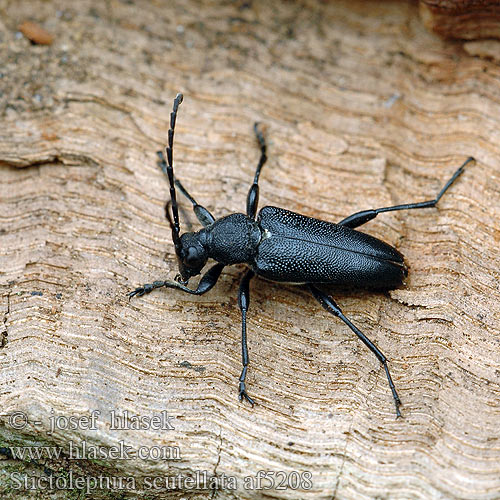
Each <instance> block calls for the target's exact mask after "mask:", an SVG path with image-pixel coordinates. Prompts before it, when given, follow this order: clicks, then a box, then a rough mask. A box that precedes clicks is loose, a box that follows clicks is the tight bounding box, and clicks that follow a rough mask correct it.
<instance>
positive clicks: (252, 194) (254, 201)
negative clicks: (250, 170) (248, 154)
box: [247, 123, 267, 219]
mask: <svg viewBox="0 0 500 500" xmlns="http://www.w3.org/2000/svg"><path fill="white" fill-rule="evenodd" d="M253 130H254V132H255V136H256V137H257V141H258V142H259V146H260V159H259V163H258V164H257V168H256V170H255V177H254V179H253V184H252V185H251V186H250V189H249V191H248V195H247V215H248V217H251V218H252V219H255V214H256V213H257V205H258V204H259V175H260V171H261V169H262V167H263V166H264V163H266V161H267V155H266V151H267V146H266V141H265V139H264V136H263V135H262V132H261V130H260V129H259V124H258V123H254V126H253Z"/></svg>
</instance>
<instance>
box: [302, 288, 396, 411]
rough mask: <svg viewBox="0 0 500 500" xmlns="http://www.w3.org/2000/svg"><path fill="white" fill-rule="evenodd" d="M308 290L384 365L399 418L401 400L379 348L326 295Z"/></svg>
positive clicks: (385, 359)
mask: <svg viewBox="0 0 500 500" xmlns="http://www.w3.org/2000/svg"><path fill="white" fill-rule="evenodd" d="M307 286H308V287H309V290H310V291H311V293H312V294H313V295H314V297H315V298H316V300H318V302H319V303H320V304H321V305H322V306H323V307H324V308H325V309H326V310H327V311H328V312H330V313H332V314H333V315H335V316H337V317H338V318H340V319H341V320H342V321H343V322H344V323H345V324H346V325H347V326H348V327H349V328H350V329H351V330H352V331H353V332H354V333H355V334H356V335H357V336H358V337H359V338H360V339H361V341H362V342H363V343H364V344H365V345H366V347H368V349H370V351H372V352H373V354H375V356H377V359H378V360H379V361H380V362H381V363H382V365H384V369H385V373H386V375H387V380H388V381H389V387H390V388H391V391H392V397H393V398H394V404H395V405H396V418H397V417H400V416H401V412H400V411H399V407H400V405H401V400H400V399H399V396H398V393H397V392H396V387H394V382H393V381H392V377H391V374H390V372H389V367H388V366H387V358H386V357H385V356H384V355H383V354H382V352H381V351H380V350H379V348H378V347H377V346H376V345H375V344H374V343H373V342H372V341H371V340H370V339H369V338H368V337H367V336H366V335H365V334H364V333H363V332H361V331H360V330H359V329H358V328H357V327H356V326H355V325H353V324H352V323H351V321H349V319H348V318H346V317H345V316H344V313H343V312H342V311H341V309H340V307H339V306H338V305H337V304H336V303H335V301H334V300H333V299H332V298H331V297H330V296H329V295H327V294H326V293H324V292H323V291H321V290H320V289H319V288H316V287H315V286H314V285H312V284H311V283H309V284H308V285H307Z"/></svg>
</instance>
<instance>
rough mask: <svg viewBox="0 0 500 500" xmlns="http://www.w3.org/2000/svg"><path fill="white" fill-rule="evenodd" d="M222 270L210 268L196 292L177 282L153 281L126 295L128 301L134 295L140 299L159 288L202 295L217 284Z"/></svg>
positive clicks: (218, 265)
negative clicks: (175, 289)
mask: <svg viewBox="0 0 500 500" xmlns="http://www.w3.org/2000/svg"><path fill="white" fill-rule="evenodd" d="M222 269H224V265H223V264H215V266H212V267H211V268H210V269H209V270H208V271H207V272H206V273H205V274H204V275H203V276H202V278H201V280H200V282H199V283H198V287H197V288H196V290H192V289H191V288H188V287H187V286H185V285H183V284H182V283H179V282H177V281H154V282H153V283H147V284H145V285H143V286H141V287H139V288H136V289H135V290H134V291H132V292H130V293H128V294H127V295H128V298H129V300H130V299H131V298H132V297H134V296H136V295H137V296H138V297H142V296H143V295H145V294H146V293H150V292H152V291H153V290H154V289H155V288H161V287H165V288H178V289H179V290H182V291H183V292H186V293H190V294H192V295H202V294H204V293H206V292H208V291H209V290H211V289H212V288H213V287H214V285H215V284H216V283H217V280H218V279H219V276H220V273H221V272H222Z"/></svg>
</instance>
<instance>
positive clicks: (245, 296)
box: [238, 269, 255, 406]
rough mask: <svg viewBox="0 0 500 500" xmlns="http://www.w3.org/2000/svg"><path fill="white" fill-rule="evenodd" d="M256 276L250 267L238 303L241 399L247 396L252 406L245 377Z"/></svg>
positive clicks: (244, 277)
mask: <svg viewBox="0 0 500 500" xmlns="http://www.w3.org/2000/svg"><path fill="white" fill-rule="evenodd" d="M254 276H255V273H254V272H253V271H252V270H251V269H249V270H248V271H247V272H246V273H245V275H244V276H243V279H242V280H241V283H240V290H239V292H238V305H239V306H240V310H241V354H242V363H243V369H242V370H241V375H240V379H239V382H240V383H239V386H238V391H239V396H238V397H239V399H240V401H241V400H242V399H243V398H245V399H246V400H247V401H248V402H249V403H250V404H251V405H252V406H253V405H254V401H253V399H252V398H251V397H250V396H249V395H248V394H247V391H246V387H245V378H246V376H247V368H248V347H247V311H248V306H249V305H250V280H251V279H252V278H253V277H254Z"/></svg>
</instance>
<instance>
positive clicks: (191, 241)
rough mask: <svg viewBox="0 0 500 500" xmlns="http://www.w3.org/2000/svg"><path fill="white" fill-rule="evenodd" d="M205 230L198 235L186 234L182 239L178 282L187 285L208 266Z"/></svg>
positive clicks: (178, 254)
mask: <svg viewBox="0 0 500 500" xmlns="http://www.w3.org/2000/svg"><path fill="white" fill-rule="evenodd" d="M202 233H203V230H202V231H199V232H197V233H184V234H183V235H182V236H181V238H180V247H179V249H178V251H177V248H176V253H177V261H178V263H179V274H178V275H177V277H176V281H178V282H179V283H182V284H186V283H187V282H188V281H189V278H191V277H193V276H196V275H198V274H200V272H201V270H202V269H203V266H204V265H205V264H206V262H207V259H208V255H207V250H206V249H205V247H204V246H203V240H204V238H203V236H204V234H202Z"/></svg>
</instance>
